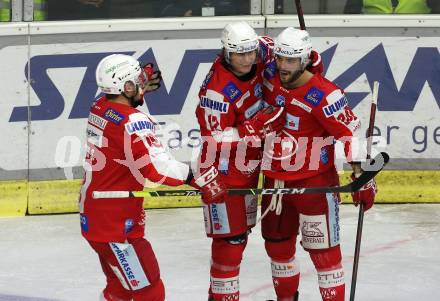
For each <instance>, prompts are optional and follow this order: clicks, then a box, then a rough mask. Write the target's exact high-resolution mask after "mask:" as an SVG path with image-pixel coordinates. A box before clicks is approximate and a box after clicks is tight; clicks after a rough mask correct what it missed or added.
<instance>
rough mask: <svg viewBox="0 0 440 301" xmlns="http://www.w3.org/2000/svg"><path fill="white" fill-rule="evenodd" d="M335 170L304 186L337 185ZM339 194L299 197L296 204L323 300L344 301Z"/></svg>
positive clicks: (304, 241) (304, 245)
mask: <svg viewBox="0 0 440 301" xmlns="http://www.w3.org/2000/svg"><path fill="white" fill-rule="evenodd" d="M338 183H339V180H338V177H337V174H336V172H335V171H334V170H330V171H329V172H326V173H324V174H322V175H320V176H317V177H315V178H312V179H309V180H308V183H303V184H305V185H307V186H305V187H314V186H329V185H338ZM339 202H340V198H339V195H338V194H334V193H327V194H313V195H302V196H301V200H300V201H298V210H299V211H300V225H301V227H300V228H301V234H302V241H301V243H302V246H303V247H304V249H305V250H306V251H308V252H309V254H310V258H311V259H312V261H313V264H314V265H315V268H316V270H317V272H318V283H319V290H320V292H321V296H322V300H324V301H327V300H331V301H343V300H344V298H345V283H344V271H343V269H342V263H341V262H342V257H341V250H340V247H339Z"/></svg>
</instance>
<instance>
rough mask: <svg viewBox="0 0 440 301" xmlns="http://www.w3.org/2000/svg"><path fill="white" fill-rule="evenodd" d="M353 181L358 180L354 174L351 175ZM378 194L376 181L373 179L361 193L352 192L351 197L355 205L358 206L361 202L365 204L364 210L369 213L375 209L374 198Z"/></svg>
mask: <svg viewBox="0 0 440 301" xmlns="http://www.w3.org/2000/svg"><path fill="white" fill-rule="evenodd" d="M351 179H352V180H353V181H354V180H355V179H356V177H355V175H354V174H351ZM376 193H377V185H376V181H374V179H371V180H370V181H369V182H368V183H367V184H365V185H364V186H362V187H361V189H360V190H359V191H356V192H352V193H351V197H352V199H353V203H354V204H355V205H356V206H357V205H358V204H359V203H360V202H362V203H363V204H364V209H365V211H367V210H368V209H370V208H371V207H373V203H374V196H375V195H376Z"/></svg>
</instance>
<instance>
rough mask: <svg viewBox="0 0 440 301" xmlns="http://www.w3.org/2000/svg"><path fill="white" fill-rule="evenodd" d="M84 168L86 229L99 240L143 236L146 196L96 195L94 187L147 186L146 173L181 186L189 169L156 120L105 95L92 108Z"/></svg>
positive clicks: (82, 196) (91, 237)
mask: <svg viewBox="0 0 440 301" xmlns="http://www.w3.org/2000/svg"><path fill="white" fill-rule="evenodd" d="M84 168H85V176H84V183H83V186H82V188H81V194H80V200H79V209H80V217H81V229H82V234H83V236H84V237H85V238H86V239H88V240H92V241H98V242H123V241H125V240H126V238H127V237H132V238H136V237H143V236H144V210H143V206H142V203H143V198H125V199H122V198H121V199H117V198H115V199H93V198H92V192H93V191H109V190H110V191H114V190H142V189H143V188H144V182H145V179H149V180H151V181H152V182H156V183H162V184H165V185H170V186H177V185H181V184H183V183H184V182H185V180H186V179H187V177H188V173H189V167H188V166H187V165H186V164H183V163H181V162H178V161H175V160H174V159H173V158H172V157H171V156H170V155H169V153H168V152H167V151H166V149H165V148H164V147H163V146H162V144H161V143H160V141H159V140H158V139H157V138H156V137H155V128H154V123H153V122H152V120H151V119H150V118H149V117H148V116H147V115H146V114H144V113H142V112H140V111H138V110H137V109H135V108H132V107H130V106H127V105H124V104H119V103H114V102H110V101H108V100H107V99H106V98H105V97H103V98H101V99H99V100H98V101H97V102H96V103H94V104H93V105H92V108H91V110H90V115H89V118H88V124H87V154H86V160H85V164H84Z"/></svg>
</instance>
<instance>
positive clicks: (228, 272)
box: [210, 239, 246, 301]
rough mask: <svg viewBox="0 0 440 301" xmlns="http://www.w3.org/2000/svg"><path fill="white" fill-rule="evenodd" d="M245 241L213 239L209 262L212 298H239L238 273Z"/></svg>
mask: <svg viewBox="0 0 440 301" xmlns="http://www.w3.org/2000/svg"><path fill="white" fill-rule="evenodd" d="M245 246H246V241H244V242H243V243H237V244H234V243H230V242H228V241H227V240H225V239H213V241H212V262H211V290H210V293H211V296H212V298H213V300H215V301H217V300H219V301H220V300H221V301H226V300H228V301H229V300H231V301H233V300H239V296H240V286H239V279H238V275H239V273H240V263H241V258H242V255H243V251H244V248H245Z"/></svg>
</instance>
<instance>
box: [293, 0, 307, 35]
mask: <svg viewBox="0 0 440 301" xmlns="http://www.w3.org/2000/svg"><path fill="white" fill-rule="evenodd" d="M295 6H296V13H297V15H298V21H299V27H300V28H301V29H302V30H306V23H305V22H304V13H303V10H302V6H301V0H295Z"/></svg>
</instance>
